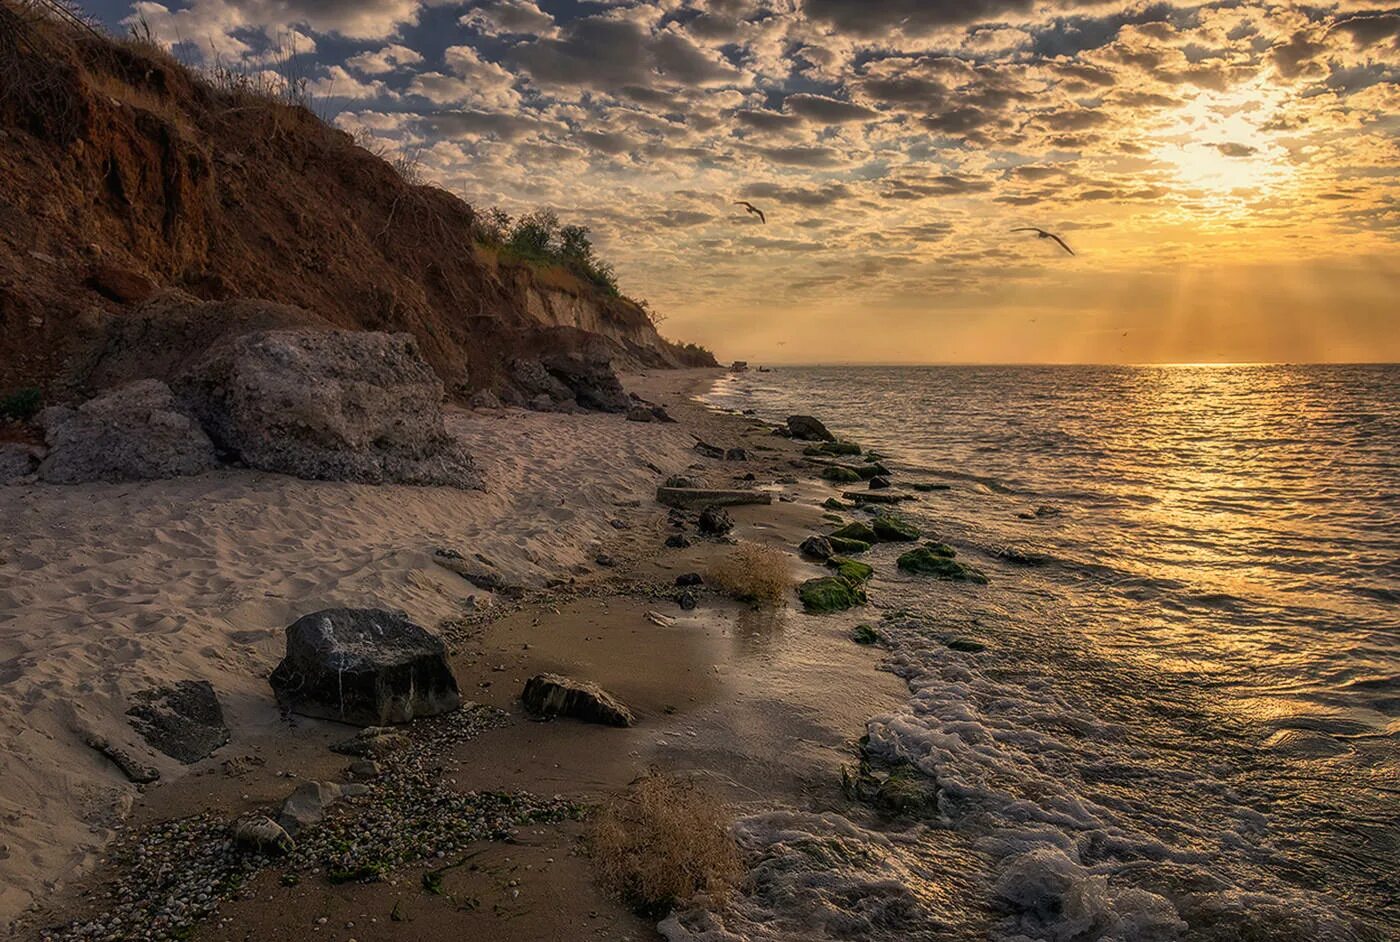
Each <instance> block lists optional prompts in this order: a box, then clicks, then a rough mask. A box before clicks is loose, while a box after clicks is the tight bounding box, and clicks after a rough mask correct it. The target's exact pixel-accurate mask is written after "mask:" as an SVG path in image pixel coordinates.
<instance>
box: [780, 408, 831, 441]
mask: <svg viewBox="0 0 1400 942" xmlns="http://www.w3.org/2000/svg"><path fill="white" fill-rule="evenodd" d="M787 428H788V432H789V433H790V434H791V435H792V437H793V438H798V439H801V440H802V441H804V442H834V441H836V436H835V435H833V434H831V433H830V432H829V431H827V429H826V426H825V425H823V424H822V423H821V422H820V421H819V420H817V419H816V418H814V417H813V416H810V415H790V416H788V418H787Z"/></svg>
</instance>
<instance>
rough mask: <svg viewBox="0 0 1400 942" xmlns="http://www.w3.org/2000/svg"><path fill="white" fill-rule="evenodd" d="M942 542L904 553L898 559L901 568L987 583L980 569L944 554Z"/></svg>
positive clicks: (916, 572) (923, 573) (930, 574)
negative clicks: (941, 547) (941, 548)
mask: <svg viewBox="0 0 1400 942" xmlns="http://www.w3.org/2000/svg"><path fill="white" fill-rule="evenodd" d="M939 546H941V544H934V545H932V546H921V547H919V548H918V549H914V550H910V551H909V552H907V553H904V554H903V555H901V556H900V557H899V559H898V560H897V561H896V563H897V565H898V566H899V568H900V569H903V570H904V571H905V572H911V573H915V574H918V575H925V576H937V577H938V578H940V579H956V580H959V581H965V582H976V583H978V584H980V585H986V583H987V577H986V575H985V574H984V573H983V572H982V571H981V570H980V569H977V568H975V567H973V566H969V565H967V564H966V563H960V562H958V561H957V560H956V559H953V558H952V557H951V556H945V555H943V553H942V551H941V550H940V549H938V547H939Z"/></svg>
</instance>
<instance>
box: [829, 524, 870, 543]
mask: <svg viewBox="0 0 1400 942" xmlns="http://www.w3.org/2000/svg"><path fill="white" fill-rule="evenodd" d="M830 537H835V538H837V539H840V540H860V541H861V542H862V543H878V542H880V538H879V537H878V536H876V535H875V530H874V528H872V527H871V526H870V524H868V523H862V522H861V521H859V520H854V521H852V522H851V523H848V524H846V525H845V526H844V527H841V528H840V529H839V530H835V531H833V532H832V533H831V534H829V536H828V538H830ZM833 545H835V544H833Z"/></svg>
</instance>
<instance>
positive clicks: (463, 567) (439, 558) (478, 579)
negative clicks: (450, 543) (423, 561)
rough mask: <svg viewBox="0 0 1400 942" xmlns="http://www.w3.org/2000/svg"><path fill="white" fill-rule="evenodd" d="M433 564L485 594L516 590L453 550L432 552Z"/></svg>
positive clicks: (497, 576)
mask: <svg viewBox="0 0 1400 942" xmlns="http://www.w3.org/2000/svg"><path fill="white" fill-rule="evenodd" d="M433 562H435V563H437V564H438V565H439V566H441V567H442V568H444V569H450V570H451V571H453V572H455V573H456V574H457V575H459V576H461V577H462V578H463V579H465V580H467V581H468V582H470V583H471V584H472V585H474V586H476V587H477V588H478V589H485V590H486V591H487V592H506V593H509V592H511V591H512V590H514V589H515V588H516V587H515V586H511V585H508V584H507V583H506V581H505V580H504V579H502V578H501V577H500V576H499V575H497V574H496V573H494V572H492V571H491V570H490V569H487V568H485V567H484V566H482V565H478V564H477V563H475V562H473V561H471V560H469V559H467V558H466V557H465V556H463V555H462V554H461V553H459V552H457V551H456V550H454V549H435V550H433Z"/></svg>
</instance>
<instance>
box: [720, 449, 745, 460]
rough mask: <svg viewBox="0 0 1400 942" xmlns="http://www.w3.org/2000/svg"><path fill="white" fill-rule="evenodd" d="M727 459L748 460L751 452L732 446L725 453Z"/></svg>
mask: <svg viewBox="0 0 1400 942" xmlns="http://www.w3.org/2000/svg"><path fill="white" fill-rule="evenodd" d="M724 460H725V461H748V460H749V453H748V452H747V451H745V450H744V449H742V448H730V449H727V450H726V451H725V453H724Z"/></svg>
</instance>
